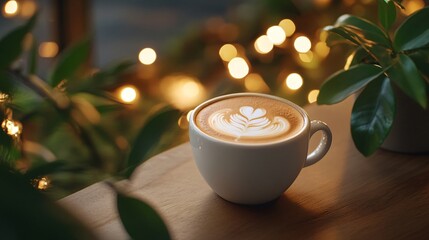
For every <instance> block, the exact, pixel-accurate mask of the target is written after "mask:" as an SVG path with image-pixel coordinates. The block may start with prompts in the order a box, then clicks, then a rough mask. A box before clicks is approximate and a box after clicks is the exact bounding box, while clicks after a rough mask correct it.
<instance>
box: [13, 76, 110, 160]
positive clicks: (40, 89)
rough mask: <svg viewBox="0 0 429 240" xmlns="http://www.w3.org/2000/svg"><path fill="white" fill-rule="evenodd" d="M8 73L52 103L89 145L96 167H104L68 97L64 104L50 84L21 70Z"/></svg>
mask: <svg viewBox="0 0 429 240" xmlns="http://www.w3.org/2000/svg"><path fill="white" fill-rule="evenodd" d="M8 73H9V74H11V75H12V76H14V77H15V78H16V79H18V80H19V81H20V82H21V83H23V84H24V85H26V86H27V87H29V88H30V89H32V90H33V91H34V92H36V93H37V94H38V95H39V96H41V97H42V98H44V99H46V100H47V101H48V102H49V103H51V104H52V105H53V106H54V108H55V110H56V111H57V112H58V113H59V114H60V116H63V117H64V118H65V120H66V121H67V123H68V124H69V125H70V126H71V128H72V129H73V132H74V133H75V134H76V135H77V136H78V137H79V138H80V139H81V141H82V142H83V143H84V144H85V145H86V146H87V147H88V150H89V152H90V155H91V159H92V162H93V164H94V166H95V167H102V166H103V160H102V157H101V155H100V154H99V153H98V151H97V148H96V145H95V143H94V141H93V140H92V138H91V137H90V134H89V132H88V131H87V130H86V129H85V128H84V127H82V126H80V125H79V123H78V121H76V120H75V119H74V118H73V115H72V114H71V109H72V108H73V105H72V104H70V102H69V99H68V98H67V100H68V102H67V104H64V101H61V100H59V99H58V98H57V97H56V96H55V95H53V94H52V89H51V87H50V86H49V85H47V84H45V82H44V81H42V80H41V81H37V80H35V79H30V78H28V77H26V76H24V75H22V74H20V72H19V71H14V70H8Z"/></svg>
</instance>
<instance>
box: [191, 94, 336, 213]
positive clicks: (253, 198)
mask: <svg viewBox="0 0 429 240" xmlns="http://www.w3.org/2000/svg"><path fill="white" fill-rule="evenodd" d="M235 96H261V97H266V98H272V99H276V100H278V101H281V102H282V103H284V104H285V105H288V106H291V107H293V108H294V109H296V110H297V111H298V112H299V113H300V115H301V117H302V119H303V126H302V128H301V129H300V130H299V131H298V133H297V134H295V135H293V136H292V137H290V138H286V139H284V140H281V141H276V142H271V143H270V142H268V143H260V144H246V143H235V142H228V141H225V140H221V139H218V138H215V137H213V136H210V135H208V134H206V133H205V132H203V131H202V130H201V129H199V128H198V126H197V125H196V123H195V122H196V119H195V118H196V116H197V113H198V112H199V111H200V110H201V109H203V108H204V107H205V106H208V105H210V104H211V103H214V102H216V101H219V100H222V99H225V98H231V97H235ZM317 131H321V133H322V138H321V140H320V143H319V144H318V146H317V147H316V148H315V150H313V151H312V152H311V153H310V154H308V155H307V153H308V145H309V141H310V137H311V136H312V135H313V134H314V133H315V132H317ZM189 138H190V142H191V145H192V152H193V155H194V160H195V163H196V165H197V167H198V169H199V172H200V174H201V175H202V176H203V178H204V179H205V180H206V182H207V183H208V185H209V186H210V187H211V188H212V189H213V191H214V192H216V193H217V194H218V195H219V196H220V197H222V198H224V199H225V200H227V201H230V202H234V203H239V204H262V203H266V202H269V201H272V200H274V199H276V198H278V197H279V196H281V194H283V192H285V191H286V189H287V188H288V187H289V186H290V185H291V184H292V183H293V182H294V180H295V179H296V177H297V176H298V174H299V172H300V171H301V169H302V168H303V167H307V166H310V165H312V164H314V163H316V162H318V161H319V160H320V159H321V158H322V157H323V156H324V155H325V154H326V153H327V152H328V149H329V147H330V145H331V141H332V134H331V131H330V129H329V127H328V126H327V125H326V124H325V123H324V122H321V121H317V120H313V121H311V122H310V119H309V117H308V115H307V113H306V112H305V111H304V109H302V108H301V107H299V106H298V105H296V104H294V103H292V102H290V101H288V100H285V99H283V98H279V97H275V96H271V95H266V94H259V93H235V94H229V95H224V96H220V97H216V98H213V99H210V100H208V101H206V102H204V103H202V104H200V105H199V106H197V107H196V108H195V109H194V110H193V113H192V115H191V117H190V120H189Z"/></svg>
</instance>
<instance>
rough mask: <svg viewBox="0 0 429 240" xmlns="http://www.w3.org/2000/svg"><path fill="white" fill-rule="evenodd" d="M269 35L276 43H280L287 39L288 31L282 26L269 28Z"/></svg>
mask: <svg viewBox="0 0 429 240" xmlns="http://www.w3.org/2000/svg"><path fill="white" fill-rule="evenodd" d="M267 36H268V38H269V39H270V41H271V42H272V43H273V44H274V45H280V44H282V43H284V41H285V40H286V33H285V31H284V30H283V28H282V27H280V26H272V27H270V28H268V30H267Z"/></svg>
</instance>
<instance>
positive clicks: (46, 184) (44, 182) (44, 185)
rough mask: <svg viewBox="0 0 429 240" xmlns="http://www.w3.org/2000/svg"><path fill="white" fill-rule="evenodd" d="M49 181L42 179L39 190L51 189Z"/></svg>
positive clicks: (38, 186) (38, 185)
mask: <svg viewBox="0 0 429 240" xmlns="http://www.w3.org/2000/svg"><path fill="white" fill-rule="evenodd" d="M49 182H50V181H49V179H48V178H47V177H42V178H41V179H40V180H39V182H38V183H37V189H39V190H46V189H47V188H48V187H49Z"/></svg>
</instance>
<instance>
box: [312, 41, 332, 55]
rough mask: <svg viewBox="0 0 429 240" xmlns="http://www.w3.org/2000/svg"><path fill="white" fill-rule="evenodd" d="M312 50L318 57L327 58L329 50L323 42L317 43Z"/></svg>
mask: <svg viewBox="0 0 429 240" xmlns="http://www.w3.org/2000/svg"><path fill="white" fill-rule="evenodd" d="M314 50H315V51H316V54H317V55H318V56H319V57H321V58H325V57H326V56H328V54H329V50H330V48H329V47H328V45H326V43H325V42H318V43H317V44H316V46H314Z"/></svg>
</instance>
